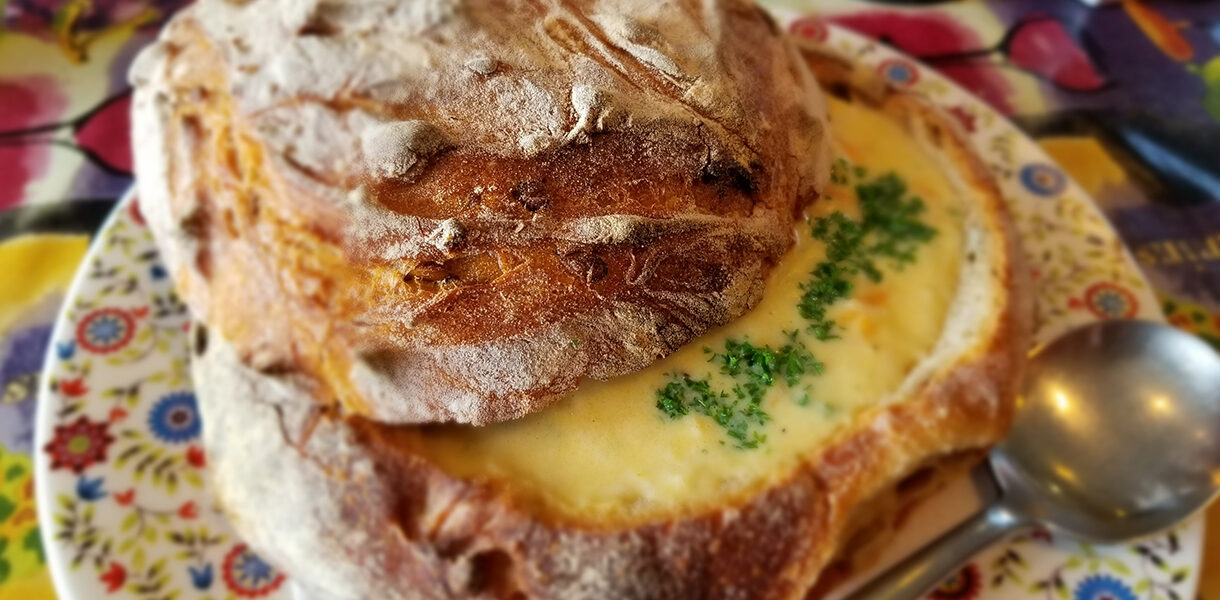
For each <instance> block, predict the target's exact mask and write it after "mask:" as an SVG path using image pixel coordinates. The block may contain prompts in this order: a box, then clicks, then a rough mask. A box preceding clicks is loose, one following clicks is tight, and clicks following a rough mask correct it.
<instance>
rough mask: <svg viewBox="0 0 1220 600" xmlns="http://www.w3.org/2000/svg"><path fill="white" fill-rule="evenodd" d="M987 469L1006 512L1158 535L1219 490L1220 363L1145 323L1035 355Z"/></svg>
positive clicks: (1108, 534) (1122, 534)
mask: <svg viewBox="0 0 1220 600" xmlns="http://www.w3.org/2000/svg"><path fill="white" fill-rule="evenodd" d="M992 467H993V469H994V472H995V474H996V476H997V479H999V483H1000V486H1001V487H1002V488H1003V492H1004V495H1005V497H1006V498H1007V503H1008V504H1009V506H1010V507H1012V508H1013V509H1014V510H1015V511H1017V512H1019V513H1021V514H1023V515H1025V516H1028V517H1031V518H1033V519H1034V520H1036V521H1039V522H1041V523H1044V524H1046V525H1049V526H1051V527H1052V528H1055V529H1058V530H1060V531H1062V532H1064V533H1067V534H1069V535H1071V536H1073V537H1077V538H1083V539H1087V540H1090V541H1095V542H1103V543H1117V542H1124V541H1128V540H1131V539H1134V538H1138V537H1142V536H1146V535H1150V534H1153V533H1156V532H1158V531H1161V530H1163V529H1166V528H1168V527H1170V526H1172V525H1174V524H1176V523H1178V522H1180V521H1182V520H1183V519H1185V518H1186V517H1189V516H1190V515H1192V514H1193V513H1195V512H1197V511H1198V510H1200V509H1201V508H1203V507H1204V506H1206V505H1207V503H1208V502H1210V501H1211V500H1212V499H1213V498H1214V497H1215V496H1216V492H1217V489H1218V488H1217V486H1218V485H1220V356H1217V355H1216V352H1215V351H1213V350H1212V349H1211V347H1209V346H1208V345H1207V344H1206V343H1204V342H1203V341H1202V340H1200V339H1199V338H1197V337H1195V336H1193V335H1190V334H1188V333H1185V332H1182V331H1179V330H1177V329H1174V328H1171V327H1167V326H1165V325H1159V324H1155V323H1150V322H1144V321H1105V322H1102V323H1098V324H1096V325H1092V326H1088V327H1083V328H1079V329H1076V330H1074V331H1071V332H1069V333H1068V334H1066V335H1064V336H1062V337H1060V338H1058V339H1056V340H1055V341H1054V342H1053V343H1051V344H1049V345H1047V346H1045V347H1043V348H1040V349H1038V350H1036V351H1035V352H1034V354H1033V355H1032V357H1031V359H1030V361H1029V363H1028V365H1027V372H1026V376H1025V379H1024V385H1023V387H1022V390H1021V393H1020V395H1019V396H1018V398H1017V408H1016V413H1015V416H1014V419H1013V426H1012V430H1011V432H1010V433H1009V436H1008V438H1007V439H1006V440H1005V441H1004V442H1002V443H1001V444H1000V445H999V447H997V448H996V450H995V451H994V453H993V454H992Z"/></svg>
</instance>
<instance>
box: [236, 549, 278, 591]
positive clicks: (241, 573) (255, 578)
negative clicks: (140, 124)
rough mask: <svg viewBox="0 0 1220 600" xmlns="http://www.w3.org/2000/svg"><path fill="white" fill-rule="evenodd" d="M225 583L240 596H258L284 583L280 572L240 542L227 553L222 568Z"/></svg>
mask: <svg viewBox="0 0 1220 600" xmlns="http://www.w3.org/2000/svg"><path fill="white" fill-rule="evenodd" d="M221 573H222V574H223V576H224V581H225V585H226V586H227V587H228V588H229V591H231V592H233V593H234V594H236V595H237V596H238V597H240V598H258V597H261V596H266V595H267V594H270V593H271V592H274V591H275V590H276V589H278V588H279V587H280V585H282V584H283V583H284V574H283V573H279V572H277V571H276V570H275V568H274V567H272V566H271V565H270V564H268V563H267V562H266V561H264V560H263V559H262V558H260V557H259V556H258V555H257V554H255V553H254V552H253V551H252V550H250V548H249V547H248V546H246V545H245V544H238V545H237V546H234V547H233V549H232V550H230V551H229V553H228V554H227V555H225V561H224V566H223V567H222V568H221Z"/></svg>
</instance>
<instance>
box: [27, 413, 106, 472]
mask: <svg viewBox="0 0 1220 600" xmlns="http://www.w3.org/2000/svg"><path fill="white" fill-rule="evenodd" d="M108 427H110V424H109V423H106V422H98V423H95V422H93V421H90V420H89V419H86V418H85V417H81V418H79V419H77V420H76V422H74V423H72V424H70V425H57V426H56V427H55V436H54V437H52V438H51V441H50V442H47V445H46V446H43V451H45V452H46V453H47V454H50V455H51V470H55V469H72V471H73V472H75V473H81V472H82V471H84V470H85V469H86V468H88V467H89V466H90V465H92V464H94V463H98V462H103V461H105V460H106V449H107V448H109V447H110V444H111V443H113V442H114V436H111V435H110V432H108V431H107V428H108Z"/></svg>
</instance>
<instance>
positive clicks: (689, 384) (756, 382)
mask: <svg viewBox="0 0 1220 600" xmlns="http://www.w3.org/2000/svg"><path fill="white" fill-rule="evenodd" d="M793 333H795V332H793ZM791 337H792V338H793V340H794V341H793V342H791V343H788V344H785V345H784V346H783V347H782V348H780V349H779V350H773V349H772V348H771V347H770V346H755V345H753V344H751V343H749V342H737V341H734V340H728V341H726V342H725V345H724V346H725V347H724V352H723V353H720V352H714V353H713V352H710V350H709V353H710V354H711V358H710V359H709V361H710V362H712V363H714V364H718V365H719V366H720V372H721V373H723V374H725V375H728V376H729V377H731V378H732V380H733V382H734V385H733V389H732V390H731V391H723V390H714V389H712V386H711V384H710V383H709V382H708V380H707V379H695V378H692V377H691V376H690V375H688V374H686V373H680V374H679V373H672V374H670V381H669V383H667V384H666V385H665V387H663V388H661V389H659V390H657V408H659V409H660V410H661V412H663V413H665V414H666V415H667V416H668V417H669V418H671V419H676V418H678V417H681V416H683V415H687V414H690V413H691V412H692V411H694V412H696V413H699V414H701V415H704V416H707V417H711V418H712V420H714V421H716V424H717V425H720V426H721V427H723V428H724V430H725V432H726V433H728V435H729V437H730V438H733V440H734V441H735V442H736V443H737V446H738V447H739V448H757V447H758V445H759V444H761V443H763V442H765V441H766V439H767V436H765V435H763V434H761V433H759V432H758V431H757V430H756V429H753V428H754V427H756V426H761V425H765V424H766V423H767V421H770V420H771V416H770V415H768V414H767V412H766V411H765V410H763V408H762V400H763V397H764V396H766V393H767V390H768V389H770V388H771V387H772V386H773V385H775V381H776V379H779V380H782V381H783V382H784V383H786V384H787V385H789V386H794V385H796V384H797V383H799V382H800V380H801V376H803V375H804V374H805V373H807V372H817V373H821V372H822V363H820V362H818V361H817V360H815V359H814V358H813V355H812V354H810V353H809V351H808V350H806V349H805V347H804V346H803V345H802V344H800V343H799V342H796V341H795V335H793V336H791Z"/></svg>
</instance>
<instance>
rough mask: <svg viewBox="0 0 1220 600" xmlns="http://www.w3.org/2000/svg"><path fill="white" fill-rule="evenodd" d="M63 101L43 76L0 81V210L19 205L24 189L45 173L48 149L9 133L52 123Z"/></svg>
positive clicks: (48, 159)
mask: <svg viewBox="0 0 1220 600" xmlns="http://www.w3.org/2000/svg"><path fill="white" fill-rule="evenodd" d="M66 105H67V100H66V99H65V98H64V96H63V94H62V93H61V92H60V90H59V87H58V85H57V84H56V81H55V79H54V78H52V77H48V76H45V75H33V76H28V77H17V78H8V79H0V106H3V107H4V110H0V165H4V168H0V210H3V209H6V208H9V207H12V206H15V205H17V204H19V203H21V200H22V198H23V197H24V195H25V186H26V184H27V183H29V182H30V181H31V180H33V179H36V178H37V177H39V176H41V175H42V174H43V173H44V172H46V169H47V165H48V164H49V163H50V152H51V147H50V146H48V145H46V144H30V143H28V139H27V138H28V135H23V136H21V137H20V138H18V137H17V136H16V135H14V133H13V132H20V131H23V130H28V129H29V128H31V127H35V126H38V125H42V124H46V123H51V122H54V121H55V120H56V119H57V118H59V117H60V116H61V114H62V113H63V110H64V108H65V107H66Z"/></svg>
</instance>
